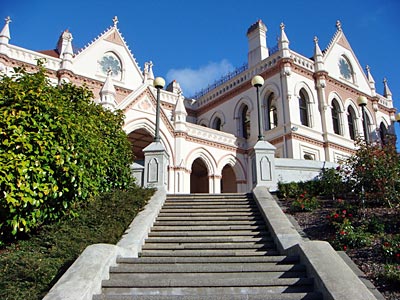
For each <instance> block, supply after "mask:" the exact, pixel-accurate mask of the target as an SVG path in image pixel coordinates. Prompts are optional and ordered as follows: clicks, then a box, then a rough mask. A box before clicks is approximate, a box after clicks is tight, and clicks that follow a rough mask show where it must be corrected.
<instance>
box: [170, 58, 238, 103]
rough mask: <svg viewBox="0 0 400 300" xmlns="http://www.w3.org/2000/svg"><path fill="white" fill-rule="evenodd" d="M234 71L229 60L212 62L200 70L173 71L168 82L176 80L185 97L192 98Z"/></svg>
mask: <svg viewBox="0 0 400 300" xmlns="http://www.w3.org/2000/svg"><path fill="white" fill-rule="evenodd" d="M234 69H235V68H234V67H233V66H232V64H231V63H230V62H229V61H228V60H226V59H223V60H222V61H220V62H210V63H209V64H208V65H205V66H201V67H200V68H199V69H190V68H185V69H171V70H169V71H168V73H167V76H166V77H167V82H171V81H172V80H176V81H177V82H178V83H179V84H180V86H181V88H182V90H183V93H184V95H185V96H189V97H190V96H193V95H194V94H195V93H196V92H198V91H200V90H201V89H203V88H207V86H208V85H209V84H213V83H214V81H215V80H218V79H220V78H221V77H222V76H224V75H226V74H228V73H229V72H232V71H233V70H234Z"/></svg>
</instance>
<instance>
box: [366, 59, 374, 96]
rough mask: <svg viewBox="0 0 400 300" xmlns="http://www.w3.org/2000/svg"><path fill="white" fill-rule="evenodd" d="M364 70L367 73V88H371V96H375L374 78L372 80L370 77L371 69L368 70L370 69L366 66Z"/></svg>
mask: <svg viewBox="0 0 400 300" xmlns="http://www.w3.org/2000/svg"><path fill="white" fill-rule="evenodd" d="M365 70H366V71H367V78H368V83H369V87H370V88H371V93H372V96H375V95H376V93H375V80H374V78H373V77H372V75H371V69H370V67H369V66H368V65H367V66H366V67H365Z"/></svg>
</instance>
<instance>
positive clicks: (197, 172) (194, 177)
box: [190, 158, 209, 194]
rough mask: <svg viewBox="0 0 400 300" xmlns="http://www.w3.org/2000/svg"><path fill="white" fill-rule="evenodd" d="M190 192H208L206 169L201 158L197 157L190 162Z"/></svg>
mask: <svg viewBox="0 0 400 300" xmlns="http://www.w3.org/2000/svg"><path fill="white" fill-rule="evenodd" d="M190 193H191V194H193V193H209V183H208V169H207V166H206V164H205V163H204V161H203V160H202V159H201V158H197V159H196V160H195V161H194V162H193V164H192V173H191V174H190Z"/></svg>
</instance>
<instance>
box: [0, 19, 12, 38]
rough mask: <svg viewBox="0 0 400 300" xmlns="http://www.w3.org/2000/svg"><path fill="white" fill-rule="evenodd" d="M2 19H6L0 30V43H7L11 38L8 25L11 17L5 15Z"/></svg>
mask: <svg viewBox="0 0 400 300" xmlns="http://www.w3.org/2000/svg"><path fill="white" fill-rule="evenodd" d="M4 20H5V21H6V23H5V24H4V27H3V29H2V30H1V32H0V43H5V44H8V41H9V40H10V39H11V37H10V27H9V25H8V24H10V22H11V18H10V17H7V18H5V19H4Z"/></svg>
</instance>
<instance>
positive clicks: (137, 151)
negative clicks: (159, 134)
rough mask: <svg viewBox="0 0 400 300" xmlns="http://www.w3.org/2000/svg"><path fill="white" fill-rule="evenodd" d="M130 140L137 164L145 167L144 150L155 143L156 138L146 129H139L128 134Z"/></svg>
mask: <svg viewBox="0 0 400 300" xmlns="http://www.w3.org/2000/svg"><path fill="white" fill-rule="evenodd" d="M128 140H129V142H130V143H131V145H132V150H133V154H134V155H135V162H136V163H138V164H141V165H143V164H144V153H143V149H144V148H146V147H147V146H148V145H150V144H151V143H152V142H153V141H154V137H153V136H152V135H151V134H150V133H149V132H148V131H147V130H146V129H137V130H135V131H132V132H131V133H130V134H128Z"/></svg>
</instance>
